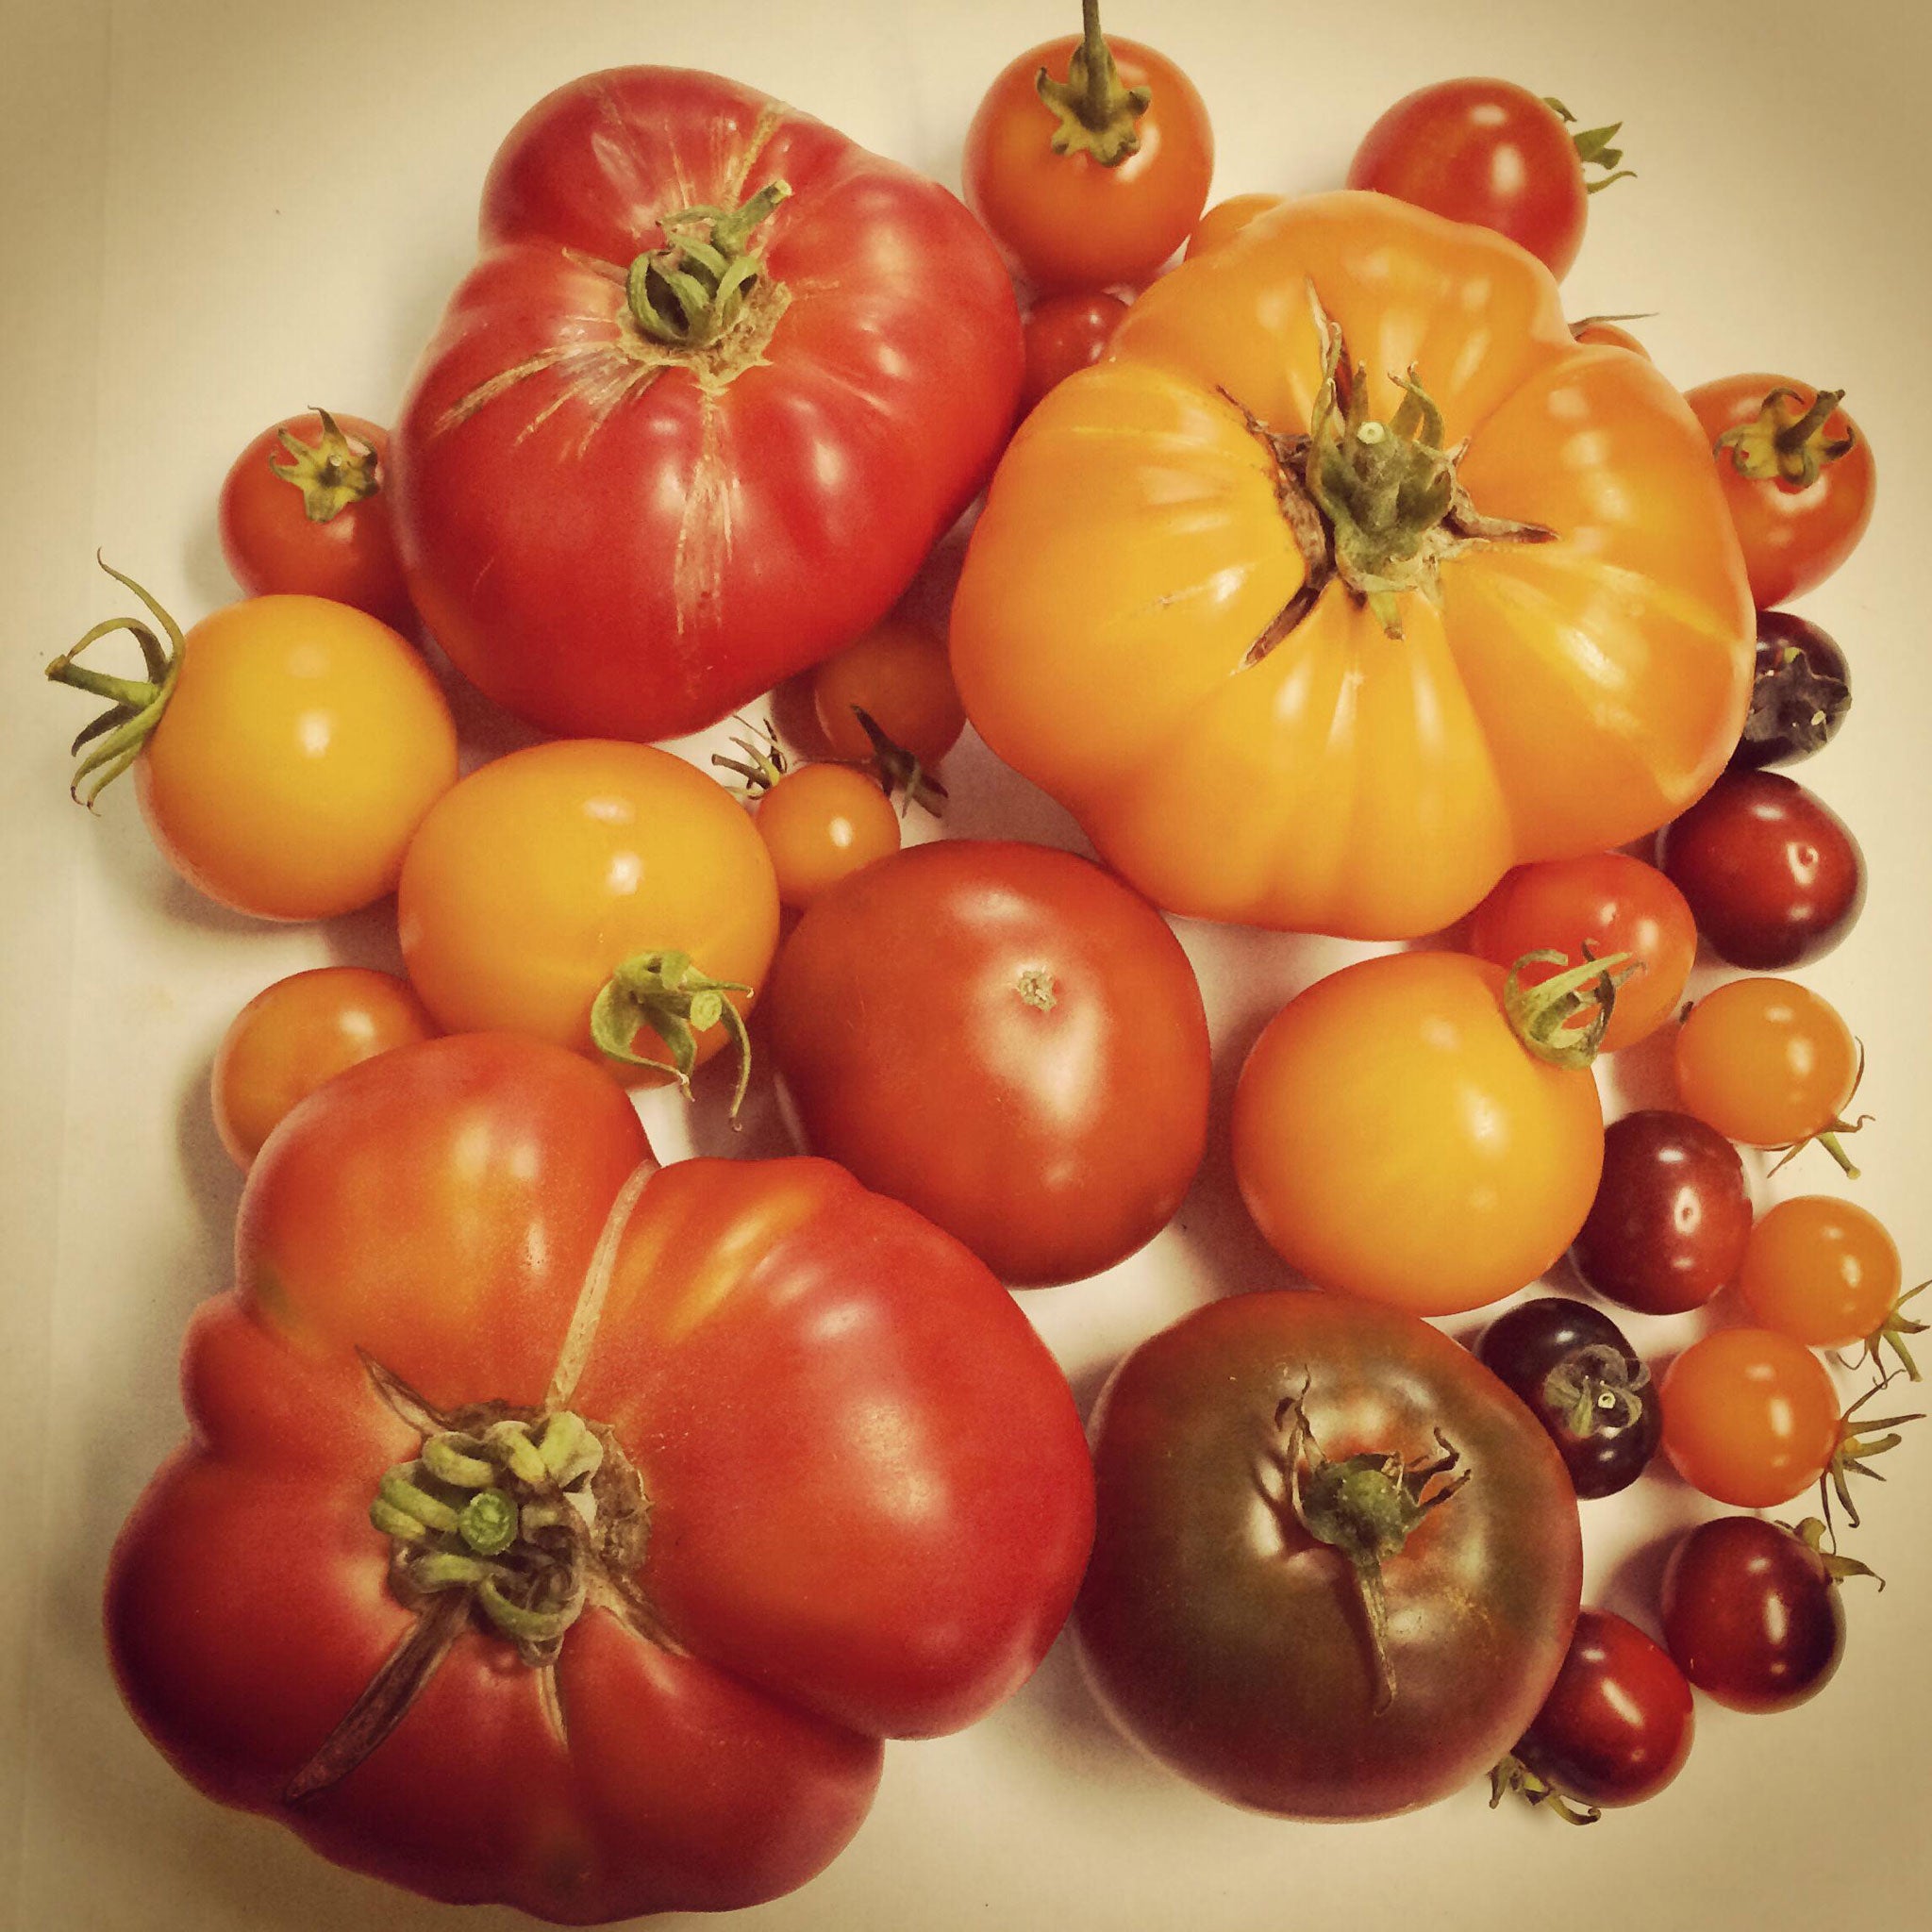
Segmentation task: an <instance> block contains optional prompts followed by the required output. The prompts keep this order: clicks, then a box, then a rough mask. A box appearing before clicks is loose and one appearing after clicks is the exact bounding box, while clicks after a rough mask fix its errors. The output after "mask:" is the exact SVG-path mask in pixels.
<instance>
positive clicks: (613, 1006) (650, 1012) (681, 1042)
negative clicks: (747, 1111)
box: [591, 950, 751, 1120]
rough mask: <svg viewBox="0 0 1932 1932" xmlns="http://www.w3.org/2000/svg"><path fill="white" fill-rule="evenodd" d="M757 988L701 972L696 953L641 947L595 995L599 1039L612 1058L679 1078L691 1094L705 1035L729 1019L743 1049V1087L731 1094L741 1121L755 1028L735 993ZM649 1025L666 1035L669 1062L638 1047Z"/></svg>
mask: <svg viewBox="0 0 1932 1932" xmlns="http://www.w3.org/2000/svg"><path fill="white" fill-rule="evenodd" d="M750 991H751V988H750V987H749V986H748V985H746V984H745V983H744V982H743V981H742V980H736V979H712V978H710V977H709V976H708V975H707V974H703V973H700V972H699V971H698V970H697V968H696V967H695V966H693V965H692V964H691V955H690V954H689V953H678V952H672V951H669V950H666V951H661V952H652V953H639V954H637V955H635V956H634V957H633V958H628V959H626V960H625V962H624V964H623V965H621V966H620V967H619V968H618V969H617V971H616V972H615V973H613V974H611V975H610V977H609V979H608V980H607V981H606V982H605V985H604V988H603V991H600V992H599V993H598V995H597V997H596V999H595V1001H594V1002H592V1004H591V1040H592V1041H595V1042H596V1044H597V1047H598V1049H599V1050H600V1051H601V1052H604V1053H607V1054H608V1055H609V1056H610V1058H612V1059H614V1060H621V1061H623V1062H624V1064H625V1066H630V1067H644V1068H647V1069H649V1070H650V1071H651V1072H653V1073H656V1074H659V1075H661V1076H664V1077H666V1078H669V1079H671V1080H675V1082H676V1083H677V1085H678V1086H679V1087H680V1088H682V1089H683V1090H684V1093H685V1095H686V1097H687V1098H689V1097H690V1095H691V1074H692V1073H693V1072H695V1071H696V1068H697V1061H698V1042H697V1036H698V1035H699V1034H700V1033H704V1032H707V1031H708V1030H709V1029H710V1028H711V1027H713V1026H717V1025H721V1024H722V1025H723V1026H724V1029H725V1031H726V1032H727V1033H728V1034H729V1035H730V1036H731V1040H732V1042H733V1044H735V1045H736V1047H737V1049H738V1086H737V1088H736V1090H735V1091H734V1092H733V1093H732V1096H731V1118H732V1119H733V1120H736V1119H737V1118H738V1110H739V1108H741V1107H742V1106H743V1105H744V1096H745V1091H746V1090H747V1089H748V1088H749V1087H750V1085H751V1035H750V1034H749V1032H747V1031H746V1028H745V1024H744V1015H743V1014H742V1013H741V1012H740V1010H739V1009H738V1006H737V1004H736V1002H735V1001H734V1000H733V999H732V997H731V996H732V994H734V993H749V992H750ZM642 1031H649V1032H651V1033H654V1034H656V1035H657V1037H658V1039H659V1040H660V1041H663V1043H664V1045H665V1048H666V1049H667V1050H668V1052H669V1053H670V1055H671V1058H670V1060H669V1061H668V1062H667V1061H664V1060H660V1059H653V1058H648V1057H647V1056H645V1055H643V1054H641V1053H639V1052H638V1051H637V1049H636V1046H635V1044H634V1042H635V1041H636V1040H637V1037H638V1035H639V1033H640V1032H642Z"/></svg>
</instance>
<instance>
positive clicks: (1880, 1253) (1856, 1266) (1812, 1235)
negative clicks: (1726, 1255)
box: [1738, 1194, 1904, 1348]
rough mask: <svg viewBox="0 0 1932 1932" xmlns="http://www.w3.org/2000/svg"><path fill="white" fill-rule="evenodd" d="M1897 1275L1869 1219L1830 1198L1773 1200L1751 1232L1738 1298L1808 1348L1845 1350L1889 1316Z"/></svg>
mask: <svg viewBox="0 0 1932 1932" xmlns="http://www.w3.org/2000/svg"><path fill="white" fill-rule="evenodd" d="M1903 1279H1904V1269H1903V1267H1902V1264H1901V1262H1900V1259H1899V1252H1898V1244H1897V1243H1896V1242H1895V1241H1893V1240H1892V1238H1891V1236H1890V1234H1889V1233H1888V1232H1887V1231H1886V1229H1885V1226H1884V1224H1882V1223H1881V1222H1880V1221H1879V1220H1878V1219H1877V1217H1876V1216H1875V1215H1873V1214H1870V1213H1868V1212H1867V1211H1866V1210H1865V1209H1864V1208H1860V1207H1858V1206H1857V1203H1856V1202H1852V1201H1840V1200H1839V1199H1837V1198H1836V1197H1835V1196H1833V1195H1829V1194H1799V1195H1796V1196H1794V1197H1793V1198H1792V1199H1790V1200H1788V1201H1780V1202H1779V1203H1778V1204H1777V1205H1776V1206H1775V1207H1774V1208H1770V1209H1769V1210H1768V1211H1767V1212H1766V1213H1765V1214H1763V1215H1762V1216H1761V1217H1760V1218H1759V1220H1758V1222H1757V1225H1756V1226H1755V1227H1754V1228H1753V1229H1752V1230H1751V1240H1750V1243H1749V1245H1748V1246H1747V1247H1746V1248H1745V1250H1744V1258H1743V1263H1742V1265H1741V1267H1740V1269H1739V1271H1738V1294H1739V1298H1740V1300H1741V1301H1742V1302H1743V1304H1744V1306H1745V1307H1747V1308H1749V1309H1750V1310H1751V1313H1752V1314H1753V1316H1754V1317H1756V1319H1757V1321H1759V1322H1760V1323H1762V1324H1764V1326H1765V1327H1767V1328H1775V1329H1776V1330H1777V1331H1778V1332H1779V1333H1780V1334H1783V1335H1789V1336H1790V1337H1791V1339H1792V1340H1793V1341H1802V1342H1804V1343H1805V1344H1806V1345H1807V1347H1809V1348H1850V1347H1851V1346H1852V1345H1853V1343H1854V1342H1858V1341H1864V1340H1866V1338H1867V1337H1869V1336H1871V1335H1873V1334H1874V1333H1875V1332H1876V1330H1877V1329H1878V1328H1879V1326H1880V1325H1881V1324H1883V1322H1884V1321H1885V1318H1886V1316H1887V1315H1888V1314H1889V1313H1890V1310H1891V1307H1892V1303H1893V1300H1894V1298H1895V1297H1896V1295H1897V1294H1898V1289H1899V1283H1900V1281H1901V1280H1903Z"/></svg>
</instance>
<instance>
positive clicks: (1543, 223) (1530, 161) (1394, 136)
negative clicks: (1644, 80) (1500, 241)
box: [1348, 79, 1590, 281]
mask: <svg viewBox="0 0 1932 1932" xmlns="http://www.w3.org/2000/svg"><path fill="white" fill-rule="evenodd" d="M1348 185H1349V187H1351V188H1372V189H1375V190H1377V191H1379V192H1381V193H1383V194H1392V195H1393V196H1394V197H1395V198H1396V200H1398V201H1407V202H1411V203H1413V204H1414V205H1415V206H1416V207H1417V208H1427V209H1429V210H1430V212H1431V213H1434V214H1439V215H1446V216H1447V217H1448V218H1449V219H1450V220H1451V221H1453V222H1473V223H1474V224H1475V225H1477V226H1478V227H1483V228H1493V229H1495V230H1496V232H1497V233H1498V234H1499V235H1507V236H1508V238H1509V239H1510V241H1512V242H1517V243H1519V244H1520V245H1521V246H1523V247H1524V248H1526V249H1528V250H1529V252H1530V253H1531V254H1532V255H1534V256H1536V257H1537V258H1539V259H1540V260H1541V262H1542V263H1543V264H1544V266H1545V267H1546V268H1548V270H1549V271H1550V273H1551V274H1552V275H1555V276H1556V277H1557V280H1558V281H1560V280H1562V278H1563V277H1564V276H1565V275H1568V274H1569V272H1570V269H1571V266H1572V264H1573V263H1574V261H1575V259H1576V256H1577V251H1578V250H1579V249H1581V248H1582V246H1583V229H1584V225H1585V223H1586V222H1587V221H1588V220H1589V217H1590V196H1589V193H1588V192H1587V191H1586V189H1585V187H1584V181H1583V164H1582V162H1581V161H1579V160H1578V159H1577V156H1576V146H1575V143H1574V142H1573V141H1572V140H1571V138H1570V130H1569V128H1568V127H1566V126H1565V125H1564V124H1563V122H1562V120H1561V118H1560V117H1559V116H1558V115H1557V113H1556V111H1555V110H1554V109H1553V108H1550V107H1548V106H1547V105H1546V104H1545V103H1544V102H1542V101H1541V100H1540V99H1539V98H1538V97H1537V96H1536V95H1535V94H1533V93H1531V92H1529V90H1528V89H1527V88H1522V87H1518V86H1516V85H1515V84H1514V83H1513V82H1511V81H1507V80H1476V79H1470V80H1444V81H1437V82H1435V83H1434V84H1433V85H1431V86H1429V87H1424V88H1418V89H1417V90H1416V92H1414V93H1412V94H1406V95H1404V97H1403V98H1402V99H1401V100H1399V101H1397V102H1396V104H1395V105H1394V106H1393V107H1392V108H1390V109H1389V110H1388V111H1387V112H1386V113H1385V114H1384V115H1383V116H1382V117H1381V119H1380V120H1379V121H1377V122H1376V123H1375V125H1374V126H1373V127H1371V128H1370V129H1369V131H1368V133H1367V134H1366V135H1365V136H1364V137H1363V140H1362V144H1361V146H1360V147H1358V148H1357V150H1356V154H1355V158H1354V159H1353V160H1352V161H1351V162H1350V163H1349V167H1348Z"/></svg>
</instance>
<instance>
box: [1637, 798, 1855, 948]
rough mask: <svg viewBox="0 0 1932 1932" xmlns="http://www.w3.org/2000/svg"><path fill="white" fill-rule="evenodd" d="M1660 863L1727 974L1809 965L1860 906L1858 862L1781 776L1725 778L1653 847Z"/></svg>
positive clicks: (1826, 814)
mask: <svg viewBox="0 0 1932 1932" xmlns="http://www.w3.org/2000/svg"><path fill="white" fill-rule="evenodd" d="M1657 863H1658V864H1659V865H1661V866H1662V867H1663V869H1664V871H1665V872H1666V873H1668V874H1670V876H1671V878H1672V880H1673V881H1674V883H1675V885H1676V886H1677V888H1678V889H1679V890H1680V891H1682V892H1683V894H1684V897H1685V899H1686V900H1687V901H1688V902H1689V904H1690V907H1691V911H1692V912H1693V913H1694V914H1695V915H1696V919H1697V929H1698V931H1699V932H1701V933H1702V934H1703V935H1704V937H1705V938H1706V939H1707V940H1708V941H1710V943H1711V946H1712V948H1713V949H1714V950H1715V951H1716V952H1717V953H1718V954H1719V955H1720V956H1721V957H1723V958H1725V959H1728V960H1729V961H1730V962H1731V964H1732V965H1734V966H1744V967H1748V968H1750V969H1751V971H1753V972H1756V973H1771V972H1781V971H1783V970H1784V969H1785V968H1787V967H1790V966H1805V965H1809V964H1810V962H1811V961H1812V960H1814V959H1821V958H1824V955H1825V954H1826V953H1828V952H1830V951H1831V949H1832V948H1833V947H1834V946H1836V945H1837V944H1838V943H1839V941H1840V940H1842V939H1843V938H1844V936H1845V935H1846V933H1848V932H1849V931H1851V929H1852V927H1853V925H1854V924H1857V917H1858V914H1859V913H1860V912H1861V911H1862V910H1863V909H1864V905H1865V855H1864V854H1863V852H1861V851H1860V850H1859V848H1858V841H1857V839H1855V838H1854V837H1853V836H1852V833H1851V828H1850V827H1849V826H1848V825H1847V824H1845V822H1844V821H1843V820H1842V819H1841V818H1840V817H1839V815H1838V814H1837V813H1836V812H1835V811H1833V810H1832V808H1830V807H1829V806H1828V805H1826V804H1825V802H1824V800H1823V799H1822V798H1820V797H1819V796H1818V794H1817V793H1816V792H1815V791H1807V789H1806V787H1804V786H1803V785H1800V784H1799V783H1798V782H1797V781H1796V780H1795V779H1792V778H1787V777H1786V776H1785V775H1784V774H1783V773H1782V772H1726V773H1725V774H1724V776H1723V777H1721V778H1720V779H1719V780H1718V781H1717V783H1716V784H1715V785H1713V786H1712V787H1711V788H1710V790H1709V791H1707V792H1706V793H1705V794H1704V796H1703V797H1702V798H1700V799H1699V800H1698V801H1697V803H1696V804H1695V805H1693V806H1692V807H1691V809H1690V810H1689V811H1687V812H1686V813H1685V814H1684V816H1683V817H1682V818H1680V819H1677V820H1675V821H1674V822H1673V823H1672V824H1669V825H1667V826H1665V828H1664V830H1663V832H1662V834H1661V835H1660V837H1659V838H1658V840H1657Z"/></svg>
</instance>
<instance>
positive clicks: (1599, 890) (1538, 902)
mask: <svg viewBox="0 0 1932 1932" xmlns="http://www.w3.org/2000/svg"><path fill="white" fill-rule="evenodd" d="M1586 946H1588V947H1589V948H1590V956H1591V957H1592V958H1599V959H1601V958H1605V957H1606V956H1607V955H1608V954H1611V953H1627V954H1628V955H1629V956H1630V958H1631V960H1632V961H1633V962H1634V963H1635V964H1636V965H1637V966H1638V968H1639V969H1640V970H1639V971H1637V972H1636V973H1633V974H1630V975H1629V977H1628V978H1626V979H1624V981H1623V982H1622V983H1621V984H1620V985H1619V986H1618V988H1617V997H1616V1000H1615V1002H1614V1004H1613V1006H1612V1009H1611V1013H1610V1024H1609V1025H1608V1026H1607V1028H1606V1029H1605V1032H1604V1037H1603V1040H1602V1041H1601V1043H1600V1049H1599V1050H1600V1051H1602V1052H1604V1053H1615V1052H1616V1051H1617V1049H1618V1048H1619V1047H1624V1046H1631V1045H1634V1044H1635V1043H1636V1042H1637V1041H1640V1040H1642V1039H1645V1038H1647V1037H1648V1036H1649V1035H1650V1034H1652V1033H1654V1032H1655V1031H1656V1030H1657V1027H1659V1026H1660V1025H1662V1024H1663V1023H1664V1022H1665V1021H1666V1020H1667V1019H1669V1018H1670V1016H1671V1014H1672V1013H1674V1011H1675V1010H1676V1007H1677V1002H1678V1001H1679V1000H1680V999H1682V998H1683V996H1684V983H1685V981H1686V980H1687V979H1689V978H1690V976H1691V963H1692V961H1693V960H1694V959H1695V958H1696V957H1697V925H1696V922H1695V921H1694V920H1693V919H1692V918H1691V908H1690V907H1688V906H1687V905H1686V904H1685V903H1684V895H1683V894H1682V893H1681V892H1679V891H1677V889H1676V887H1675V886H1674V885H1673V884H1672V883H1671V882H1670V880H1669V879H1667V878H1666V877H1665V876H1664V875H1663V874H1662V873H1660V872H1658V871H1657V868H1656V867H1655V866H1651V865H1645V864H1644V863H1643V861H1642V860H1641V859H1638V858H1626V857H1625V856H1624V854H1623V853H1621V852H1599V853H1596V854H1594V855H1591V856H1590V857H1588V858H1551V859H1544V860H1542V861H1541V863H1539V864H1536V865H1519V866H1517V867H1516V868H1515V870H1514V871H1512V872H1507V873H1505V874H1504V875H1503V877H1502V878H1501V880H1500V881H1498V883H1497V885H1496V888H1495V890H1494V891H1491V894H1490V896H1489V897H1488V898H1487V899H1485V900H1484V901H1483V903H1482V904H1481V905H1480V906H1478V907H1477V908H1476V909H1475V911H1474V914H1473V915H1472V916H1471V919H1470V926H1469V950H1470V951H1471V952H1472V953H1474V955H1475V956H1476V957H1477V958H1479V959H1488V960H1489V961H1490V962H1491V964H1493V965H1497V966H1511V965H1514V964H1515V962H1516V961H1517V960H1519V959H1523V958H1524V955H1525V954H1528V953H1539V952H1557V953H1561V954H1562V955H1563V957H1564V961H1565V964H1566V965H1568V966H1579V965H1581V964H1582V963H1583V960H1584V958H1585V953H1584V948H1585V947H1586ZM1564 970H1565V968H1564V966H1563V965H1557V964H1555V963H1552V962H1549V961H1545V960H1535V961H1525V963H1524V967H1523V972H1522V979H1523V984H1524V985H1525V986H1536V985H1538V984H1540V983H1541V981H1543V980H1545V979H1548V978H1549V977H1550V976H1551V975H1552V974H1557V973H1561V972H1562V971H1564ZM1594 1004H1595V1003H1594V1002H1593V1001H1592V1006H1593V1005H1594Z"/></svg>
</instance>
